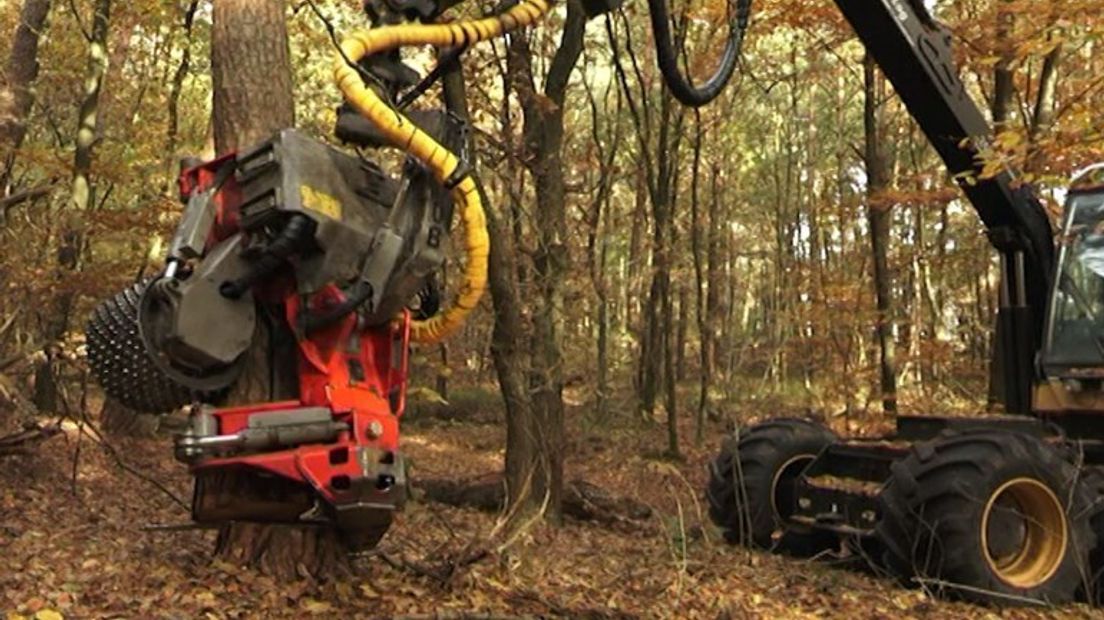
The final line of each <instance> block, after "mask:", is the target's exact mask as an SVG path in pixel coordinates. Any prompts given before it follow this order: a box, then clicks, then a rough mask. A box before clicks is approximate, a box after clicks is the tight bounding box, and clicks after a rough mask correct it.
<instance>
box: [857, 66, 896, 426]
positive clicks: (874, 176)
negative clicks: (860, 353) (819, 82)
mask: <svg viewBox="0 0 1104 620" xmlns="http://www.w3.org/2000/svg"><path fill="white" fill-rule="evenodd" d="M863 76H864V88H863V92H864V95H865V98H864V103H863V125H864V127H865V130H866V132H865V133H866V143H865V150H864V152H863V159H864V163H865V165H866V177H867V187H866V190H867V219H868V221H869V223H870V244H871V248H872V250H873V254H874V296H875V303H876V304H877V308H878V319H877V320H878V324H877V332H878V349H879V352H880V353H881V361H880V364H879V377H880V379H881V381H880V384H881V390H882V408H883V410H884V411H885V412H886V413H896V412H897V370H896V367H895V361H894V329H893V302H892V298H891V296H892V283H891V282H890V274H889V262H888V258H887V256H888V246H889V228H890V223H891V213H890V205H889V204H883V201H884V197H883V194H884V193H885V191H886V190H887V189H888V187H889V178H888V175H889V172H888V170H887V167H886V156H885V152H884V149H883V143H882V136H881V129H882V116H883V114H882V102H883V101H884V96H883V95H884V92H885V81H884V79H882V78H880V77H879V76H878V75H877V73H876V67H875V64H874V58H873V57H872V56H870V55H869V54H868V55H867V56H866V58H865V59H864V60H863Z"/></svg>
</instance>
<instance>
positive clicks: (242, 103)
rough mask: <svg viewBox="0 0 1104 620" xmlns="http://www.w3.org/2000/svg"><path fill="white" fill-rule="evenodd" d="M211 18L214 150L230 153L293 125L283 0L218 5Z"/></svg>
mask: <svg viewBox="0 0 1104 620" xmlns="http://www.w3.org/2000/svg"><path fill="white" fill-rule="evenodd" d="M212 19H213V23H212V27H211V82H212V89H213V92H214V102H213V103H214V105H213V115H212V119H213V124H214V131H215V149H216V151H217V152H219V153H226V152H228V151H235V150H238V149H243V148H249V147H250V146H252V145H254V144H256V143H258V142H260V141H262V140H264V139H266V138H268V137H269V136H270V135H272V134H273V133H275V132H276V131H278V130H280V129H284V128H287V127H291V126H292V125H294V124H295V101H294V100H293V99H292V95H293V93H292V82H291V60H290V57H289V52H288V35H287V26H286V16H285V14H284V0H218V1H217V2H215V3H214V11H213V17H212Z"/></svg>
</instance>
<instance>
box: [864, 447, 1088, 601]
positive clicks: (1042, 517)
mask: <svg viewBox="0 0 1104 620" xmlns="http://www.w3.org/2000/svg"><path fill="white" fill-rule="evenodd" d="M879 502H880V508H881V519H880V521H879V523H878V526H877V529H876V537H877V539H878V542H880V543H881V547H882V549H883V550H884V555H883V560H884V562H885V565H886V566H887V567H888V568H889V569H890V570H892V571H893V572H894V573H896V574H897V575H898V576H899V577H901V578H902V579H910V578H914V580H915V581H916V582H919V583H921V584H925V585H927V586H929V587H930V588H931V589H932V590H934V591H936V592H937V593H941V594H946V595H950V596H954V597H957V598H961V599H965V600H969V601H973V602H980V603H999V604H1016V603H1025V602H1028V601H1030V600H1036V601H1046V602H1049V603H1064V602H1068V601H1071V600H1073V599H1074V597H1075V596H1076V594H1077V592H1078V590H1079V589H1080V587H1081V586H1082V585H1083V584H1084V583H1085V580H1086V579H1085V578H1086V577H1087V576H1088V575H1089V563H1088V562H1089V550H1090V549H1091V548H1092V547H1093V543H1094V541H1095V540H1096V536H1095V535H1094V534H1093V532H1092V530H1091V528H1090V526H1089V516H1088V512H1087V509H1088V508H1089V506H1090V503H1091V502H1090V497H1089V491H1088V487H1087V486H1086V485H1084V484H1081V483H1080V482H1079V480H1078V470H1077V467H1075V466H1074V465H1073V464H1072V463H1071V461H1070V459H1069V458H1067V457H1066V456H1065V455H1063V454H1062V453H1061V452H1060V451H1059V450H1057V449H1055V448H1054V447H1052V446H1050V445H1048V444H1047V443H1046V442H1044V441H1043V440H1041V439H1039V438H1037V437H1034V436H1032V435H1026V434H1022V433H1013V432H1007V431H975V432H964V433H961V434H956V435H948V436H943V437H940V438H938V439H935V440H933V441H927V442H922V443H918V444H916V445H915V446H913V448H912V450H911V451H910V452H909V454H908V456H906V457H905V458H904V459H901V460H900V461H898V462H896V463H894V464H893V466H892V476H891V478H890V482H889V484H887V486H886V488H885V490H883V491H882V494H881V495H880V496H879Z"/></svg>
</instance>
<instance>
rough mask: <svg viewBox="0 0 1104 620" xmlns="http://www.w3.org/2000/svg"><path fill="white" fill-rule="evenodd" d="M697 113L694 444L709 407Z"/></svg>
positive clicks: (692, 239) (697, 114) (701, 435)
mask: <svg viewBox="0 0 1104 620" xmlns="http://www.w3.org/2000/svg"><path fill="white" fill-rule="evenodd" d="M703 133H704V130H703V129H702V122H701V112H700V111H698V110H694V158H693V160H692V161H693V163H692V164H691V167H690V218H691V220H690V249H691V257H692V259H693V263H694V301H695V303H694V309H695V310H696V314H695V317H696V319H697V325H698V359H699V363H700V366H701V368H699V369H698V408H697V414H696V415H695V417H694V442H695V443H696V444H697V445H699V446H700V445H701V444H702V442H703V441H704V440H705V416H706V410H707V409H708V408H709V382H710V380H711V379H712V368H711V364H710V357H711V355H710V342H711V338H710V336H711V335H712V333H711V330H710V328H709V323H708V321H707V319H706V313H705V266H704V265H703V262H704V260H703V256H702V253H703V252H702V245H703V244H702V237H703V235H702V221H701V220H702V218H701V207H700V204H699V203H700V201H699V192H698V187H699V185H700V182H701V179H700V178H699V177H700V175H701V153H702V137H703V136H702V134H703Z"/></svg>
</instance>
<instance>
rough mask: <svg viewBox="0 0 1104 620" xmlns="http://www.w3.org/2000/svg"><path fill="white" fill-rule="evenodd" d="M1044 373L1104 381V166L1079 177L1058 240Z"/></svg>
mask: <svg viewBox="0 0 1104 620" xmlns="http://www.w3.org/2000/svg"><path fill="white" fill-rule="evenodd" d="M1057 245H1058V268H1057V272H1056V273H1055V278H1054V285H1053V289H1052V292H1051V299H1050V307H1049V311H1048V313H1047V314H1048V318H1047V324H1046V334H1045V341H1044V346H1043V352H1042V358H1041V360H1040V361H1041V362H1042V369H1043V373H1044V375H1045V376H1046V377H1048V378H1051V379H1087V380H1093V381H1094V382H1095V380H1100V379H1104V163H1100V164H1096V165H1095V166H1091V167H1089V168H1086V169H1085V170H1082V171H1081V172H1079V173H1077V175H1075V176H1074V178H1073V181H1072V182H1071V184H1070V188H1069V193H1068V194H1067V197H1066V204H1065V209H1064V213H1063V215H1062V227H1061V230H1060V233H1059V237H1058V239H1057Z"/></svg>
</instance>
